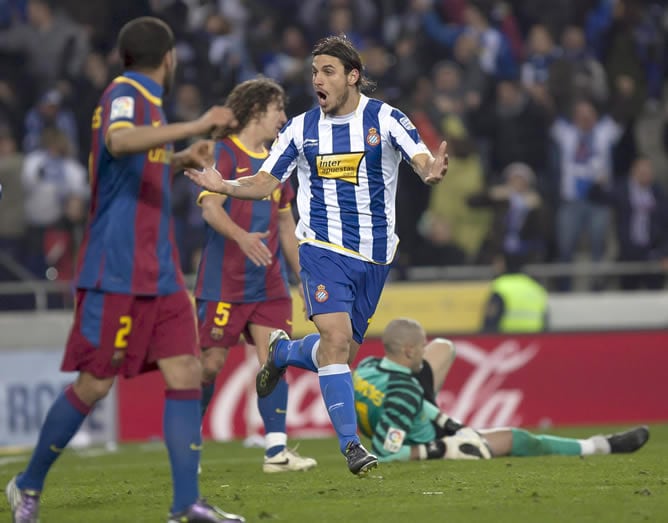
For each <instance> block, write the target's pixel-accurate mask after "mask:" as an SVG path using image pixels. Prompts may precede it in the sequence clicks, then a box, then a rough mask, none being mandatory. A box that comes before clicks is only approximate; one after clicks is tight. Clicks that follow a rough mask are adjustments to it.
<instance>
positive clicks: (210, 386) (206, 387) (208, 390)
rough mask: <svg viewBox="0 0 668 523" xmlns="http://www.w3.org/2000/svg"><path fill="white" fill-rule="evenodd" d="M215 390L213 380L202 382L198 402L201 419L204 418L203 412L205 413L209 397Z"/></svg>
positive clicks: (209, 400) (211, 396)
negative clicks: (200, 400) (200, 395)
mask: <svg viewBox="0 0 668 523" xmlns="http://www.w3.org/2000/svg"><path fill="white" fill-rule="evenodd" d="M215 391H216V382H215V381H212V382H211V383H204V384H203V385H202V402H201V403H200V413H201V414H202V419H204V414H206V409H208V408H209V403H211V398H213V393H214V392H215Z"/></svg>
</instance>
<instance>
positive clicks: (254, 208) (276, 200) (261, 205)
mask: <svg viewBox="0 0 668 523" xmlns="http://www.w3.org/2000/svg"><path fill="white" fill-rule="evenodd" d="M267 154H268V153H266V152H265V153H264V154H258V153H253V152H251V151H249V150H248V149H246V148H245V147H244V146H243V144H241V142H240V141H239V139H238V138H237V137H236V136H230V137H228V138H225V139H223V140H220V141H218V142H216V149H215V157H216V168H217V169H218V170H219V171H220V173H221V175H222V176H223V178H225V179H229V180H233V179H235V178H237V177H243V176H249V175H252V174H254V173H255V172H257V170H258V169H259V167H260V165H262V162H263V161H264V159H265V158H266V157H267ZM206 194H207V193H206V191H204V192H202V193H201V194H200V197H199V199H198V202H199V201H201V198H202V196H204V195H206ZM293 198H294V191H293V190H292V186H290V184H289V183H287V184H282V185H280V186H279V187H277V188H276V189H275V190H274V192H273V193H272V194H271V195H270V196H268V197H267V198H265V199H264V200H259V201H253V200H239V199H236V198H227V199H226V200H225V202H224V203H223V208H224V209H225V211H226V212H227V214H228V215H229V216H230V218H231V219H232V220H233V221H234V222H235V223H236V224H237V225H238V226H239V227H241V228H243V229H244V230H246V231H249V232H265V231H269V233H270V234H269V236H268V237H267V238H266V239H264V240H263V241H264V242H265V244H266V245H267V248H268V249H269V250H270V251H271V254H272V259H273V263H272V264H271V265H270V266H268V267H257V266H256V265H255V264H254V263H253V262H252V261H250V259H248V258H247V257H246V255H245V254H244V253H243V251H242V250H241V248H240V247H239V245H237V243H236V242H234V241H232V240H229V239H227V238H225V237H224V236H222V235H221V234H218V233H217V232H216V231H215V230H213V229H212V228H211V227H210V226H208V225H207V226H206V227H207V229H206V241H205V244H204V249H203V250H202V257H201V259H200V264H199V268H198V270H197V282H196V284H195V296H196V297H197V298H199V299H202V300H208V301H225V302H229V303H247V302H256V301H264V300H272V299H278V298H286V297H288V296H289V295H290V291H289V287H288V280H287V271H286V268H285V261H284V259H283V256H282V255H281V250H280V242H279V234H278V213H279V212H292V211H291V204H290V202H291V201H292V199H293Z"/></svg>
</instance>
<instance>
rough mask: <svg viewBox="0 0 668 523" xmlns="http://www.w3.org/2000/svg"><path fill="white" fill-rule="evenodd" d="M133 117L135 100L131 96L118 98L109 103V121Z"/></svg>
mask: <svg viewBox="0 0 668 523" xmlns="http://www.w3.org/2000/svg"><path fill="white" fill-rule="evenodd" d="M134 115H135V100H134V98H132V97H131V96H119V97H118V98H116V99H115V100H114V101H113V102H111V113H110V115H109V120H110V121H112V122H113V121H114V120H118V119H120V118H133V117H134Z"/></svg>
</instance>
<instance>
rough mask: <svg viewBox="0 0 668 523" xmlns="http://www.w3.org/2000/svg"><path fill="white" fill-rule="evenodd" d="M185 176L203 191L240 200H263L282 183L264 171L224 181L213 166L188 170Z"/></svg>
mask: <svg viewBox="0 0 668 523" xmlns="http://www.w3.org/2000/svg"><path fill="white" fill-rule="evenodd" d="M185 175H186V176H187V177H188V178H190V179H191V180H192V181H193V182H195V183H196V184H197V185H199V186H200V187H201V188H202V189H206V190H207V191H211V192H217V193H220V194H226V195H227V196H232V197H233V198H239V199H240V200H262V199H263V198H266V197H267V196H269V195H270V194H271V193H272V191H273V190H274V189H275V188H276V187H277V186H278V184H279V183H280V182H279V181H278V180H277V179H276V178H275V177H274V176H272V175H271V174H269V173H268V172H264V171H260V172H258V173H256V174H254V175H253V176H244V177H242V178H237V179H236V180H224V179H223V177H222V176H221V175H220V172H218V170H217V169H216V167H215V166H213V165H212V166H211V167H207V168H205V169H202V170H197V169H186V170H185Z"/></svg>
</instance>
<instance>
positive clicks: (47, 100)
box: [0, 0, 668, 290]
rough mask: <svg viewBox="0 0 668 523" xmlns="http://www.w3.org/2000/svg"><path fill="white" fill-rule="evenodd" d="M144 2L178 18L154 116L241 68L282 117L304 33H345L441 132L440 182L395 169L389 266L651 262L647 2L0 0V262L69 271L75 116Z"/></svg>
mask: <svg viewBox="0 0 668 523" xmlns="http://www.w3.org/2000/svg"><path fill="white" fill-rule="evenodd" d="M148 14H151V15H155V16H159V17H161V18H163V19H164V20H166V21H167V22H168V23H169V24H170V25H171V27H172V28H173V30H174V32H175V35H176V40H177V51H178V59H179V71H178V80H177V83H176V87H175V89H174V92H173V93H171V95H170V96H169V98H168V99H167V100H166V103H165V107H166V111H167V115H168V118H169V119H170V121H184V120H191V119H194V118H197V117H198V116H199V115H200V113H201V112H202V110H203V109H204V108H205V107H208V106H209V105H210V104H212V103H216V102H222V101H224V99H225V96H226V94H227V93H228V92H229V91H230V90H231V88H232V87H233V86H234V85H235V84H237V83H238V82H241V81H243V80H246V79H248V78H253V77H255V76H256V75H258V74H262V75H266V76H268V77H271V78H274V79H276V80H277V81H278V82H280V83H281V84H282V85H283V86H284V87H285V89H286V91H287V94H288V96H289V103H288V106H287V108H286V109H287V113H288V116H290V115H294V114H297V113H299V112H301V111H304V110H306V109H309V108H310V107H312V106H314V103H315V99H314V96H313V92H312V88H311V83H310V82H311V74H310V50H311V47H312V45H313V43H314V42H316V41H317V40H318V39H319V38H321V37H323V36H326V35H329V34H340V33H345V34H346V35H347V37H348V38H349V39H350V40H351V41H352V42H353V43H354V44H355V45H356V46H357V47H358V48H359V49H360V51H361V52H362V54H363V58H364V62H365V67H366V71H365V72H366V74H367V76H369V77H370V78H371V79H372V80H374V81H375V82H376V85H377V87H376V89H375V90H374V91H373V92H372V93H370V95H371V96H374V97H376V98H380V99H383V100H386V101H388V102H389V103H391V104H393V105H396V106H398V107H399V108H401V109H402V110H403V111H404V112H406V113H407V114H409V115H410V117H411V118H412V119H413V121H414V122H415V124H416V125H417V126H418V128H419V130H420V132H421V134H422V137H423V139H424V140H425V142H426V143H427V145H429V146H430V147H434V148H435V147H436V146H437V144H438V143H439V141H440V140H441V139H442V137H445V138H446V139H447V140H448V143H449V153H450V169H449V174H448V176H447V177H446V179H445V181H444V182H443V183H442V184H440V185H439V186H437V187H435V188H434V189H429V188H428V187H427V186H424V185H422V184H421V182H420V180H419V178H418V177H417V176H414V175H412V174H411V173H410V167H408V166H405V165H404V167H403V168H402V172H401V173H400V183H399V192H398V220H397V228H398V233H399V236H400V238H401V239H402V242H401V244H400V252H399V255H398V257H397V260H396V265H397V269H398V272H399V273H400V274H402V273H404V272H405V270H406V269H407V268H409V267H415V266H444V265H473V264H495V263H497V262H498V260H500V259H501V258H502V257H503V256H504V255H505V256H508V255H512V256H515V257H519V258H521V259H522V260H523V261H525V262H534V263H536V262H538V263H541V262H571V261H573V260H574V259H582V258H585V259H589V260H593V261H594V262H598V261H601V260H622V261H654V262H656V263H658V264H663V265H664V266H668V263H667V262H668V201H667V200H666V198H667V196H666V190H665V189H666V183H667V182H668V171H667V170H666V164H667V162H666V160H665V157H664V150H665V148H666V147H665V146H666V144H668V131H666V128H667V127H666V124H665V122H666V121H668V112H667V110H666V105H665V97H664V79H665V76H666V64H667V62H666V57H667V51H668V48H667V45H668V39H667V38H666V36H667V28H668V9H667V8H666V6H665V5H664V2H660V1H644V0H558V1H556V0H506V1H497V0H96V1H82V0H0V183H1V184H2V186H3V198H2V200H1V201H0V279H5V280H6V279H16V278H21V277H22V276H21V274H24V272H25V273H29V274H32V275H34V277H36V278H47V277H48V278H51V279H53V278H57V279H63V280H67V279H69V278H71V276H72V272H73V263H74V259H75V256H76V249H77V245H78V243H79V241H80V237H81V230H82V226H83V224H84V222H85V219H86V212H87V200H88V198H89V187H88V174H87V169H86V165H87V158H88V150H89V146H90V118H91V114H92V112H93V109H94V107H95V105H96V103H97V101H98V98H99V96H100V94H101V92H102V90H103V89H104V88H105V86H106V85H107V83H108V82H109V81H110V80H111V79H113V78H114V76H115V75H117V74H119V71H120V67H119V61H118V57H117V54H116V52H115V49H114V45H115V36H116V34H117V33H118V30H119V28H120V27H121V26H122V25H123V24H124V23H125V22H126V21H127V20H129V19H131V18H133V17H136V16H141V15H148ZM181 145H183V144H181ZM174 191H175V199H174V213H175V216H176V224H177V237H178V242H179V246H180V254H181V260H182V264H183V268H184V270H185V271H186V272H191V271H193V268H194V267H195V260H196V259H197V254H198V250H199V247H200V244H201V242H202V236H203V235H202V228H203V221H202V219H201V216H200V212H199V210H198V208H197V207H196V205H195V192H196V189H195V188H194V187H193V186H192V185H191V184H190V183H189V182H188V181H187V180H186V178H185V177H176V180H175V188H174ZM16 266H19V267H20V268H21V270H19V269H18V268H16ZM10 267H13V269H11V268H10ZM8 268H10V269H8ZM18 273H21V274H18ZM619 284H620V285H621V287H623V288H625V289H633V288H652V289H654V288H661V287H663V285H664V278H663V275H661V274H658V275H657V274H638V275H633V276H630V277H625V278H622V280H621V282H619ZM603 285H605V282H603V283H601V285H600V286H599V287H602V286H603ZM557 288H558V289H560V290H567V289H568V288H569V281H568V280H567V279H564V281H562V282H559V283H558V285H557ZM594 288H597V285H596V284H594Z"/></svg>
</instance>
